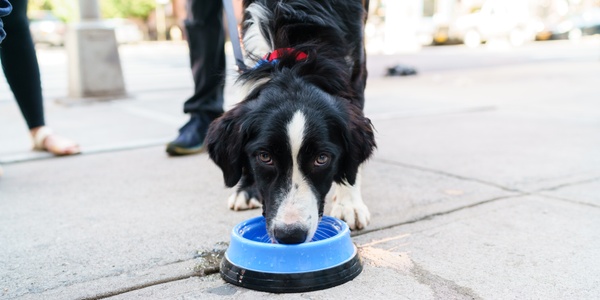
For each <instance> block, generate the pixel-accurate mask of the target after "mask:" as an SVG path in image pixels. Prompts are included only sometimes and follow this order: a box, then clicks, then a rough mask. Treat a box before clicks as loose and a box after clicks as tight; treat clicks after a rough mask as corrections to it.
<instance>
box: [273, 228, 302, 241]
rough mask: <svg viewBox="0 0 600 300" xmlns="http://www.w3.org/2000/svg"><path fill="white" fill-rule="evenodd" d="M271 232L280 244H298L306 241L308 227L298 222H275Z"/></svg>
mask: <svg viewBox="0 0 600 300" xmlns="http://www.w3.org/2000/svg"><path fill="white" fill-rule="evenodd" d="M273 234H274V235H275V239H276V240H277V242H278V243H280V244H300V243H304V242H305V241H306V236H307V235H308V229H307V228H306V227H305V226H303V225H302V224H299V223H294V224H276V225H275V227H274V228H273Z"/></svg>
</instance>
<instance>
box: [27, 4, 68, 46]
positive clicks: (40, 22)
mask: <svg viewBox="0 0 600 300" xmlns="http://www.w3.org/2000/svg"><path fill="white" fill-rule="evenodd" d="M28 17H29V30H30V31H31V36H32V38H33V41H34V42H35V43H43V44H50V45H52V46H62V45H63V44H64V43H65V34H66V31H67V25H66V24H65V23H64V22H63V21H62V20H60V19H59V18H58V17H56V16H55V15H54V14H53V13H52V12H51V11H46V10H41V11H31V12H29V13H28Z"/></svg>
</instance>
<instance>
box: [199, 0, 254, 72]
mask: <svg viewBox="0 0 600 300" xmlns="http://www.w3.org/2000/svg"><path fill="white" fill-rule="evenodd" d="M203 1H205V0H203ZM233 1H234V0H223V8H224V9H225V14H226V15H227V29H229V30H228V31H229V39H230V40H231V46H232V47H233V56H234V57H235V64H236V65H237V67H238V73H244V72H245V71H246V70H247V69H248V67H247V66H246V64H244V56H243V54H242V46H241V45H240V35H239V33H238V27H237V26H238V24H237V20H236V18H235V12H234V10H233Z"/></svg>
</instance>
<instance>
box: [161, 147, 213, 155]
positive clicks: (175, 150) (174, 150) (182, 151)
mask: <svg viewBox="0 0 600 300" xmlns="http://www.w3.org/2000/svg"><path fill="white" fill-rule="evenodd" d="M202 151H204V145H201V146H198V147H194V148H183V147H177V146H173V145H167V153H169V155H171V156H182V155H189V154H196V153H200V152H202Z"/></svg>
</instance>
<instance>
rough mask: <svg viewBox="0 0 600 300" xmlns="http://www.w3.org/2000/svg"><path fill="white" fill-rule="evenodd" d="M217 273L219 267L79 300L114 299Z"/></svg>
mask: <svg viewBox="0 0 600 300" xmlns="http://www.w3.org/2000/svg"><path fill="white" fill-rule="evenodd" d="M218 272H219V266H216V267H212V268H205V269H203V270H202V271H192V272H188V273H184V274H182V275H178V276H172V277H167V278H163V279H159V280H154V281H150V282H146V283H142V284H137V285H133V286H129V287H124V288H120V289H117V290H114V291H110V292H106V293H102V294H98V295H95V296H93V297H84V298H80V299H81V300H96V299H106V298H109V297H114V296H117V295H121V294H125V293H129V292H133V291H137V290H141V289H145V288H148V287H152V286H156V285H161V284H165V283H170V282H175V281H180V280H186V279H189V278H192V277H204V276H208V275H212V274H215V273H218Z"/></svg>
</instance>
